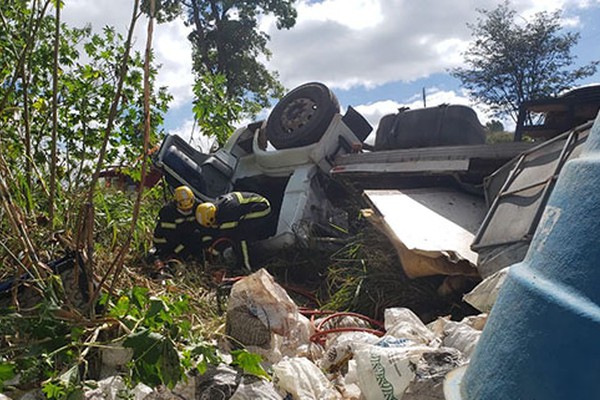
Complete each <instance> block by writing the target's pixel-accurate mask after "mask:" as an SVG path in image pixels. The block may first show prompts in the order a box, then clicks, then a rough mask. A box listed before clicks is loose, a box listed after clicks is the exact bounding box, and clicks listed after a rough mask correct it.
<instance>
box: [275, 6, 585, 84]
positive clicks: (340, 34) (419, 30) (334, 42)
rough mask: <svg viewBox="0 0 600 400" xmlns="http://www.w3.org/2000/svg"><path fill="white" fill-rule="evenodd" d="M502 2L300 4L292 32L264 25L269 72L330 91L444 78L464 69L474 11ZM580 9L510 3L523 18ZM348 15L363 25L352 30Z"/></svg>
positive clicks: (573, 22)
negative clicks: (435, 76)
mask: <svg viewBox="0 0 600 400" xmlns="http://www.w3.org/2000/svg"><path fill="white" fill-rule="evenodd" d="M354 3H356V4H354ZM359 3H360V4H359ZM499 3H500V0H479V1H475V0H462V1H453V2H440V1H438V0H421V1H419V2H416V1H410V2H409V1H405V0H385V1H384V0H370V1H358V0H357V1H352V2H350V1H348V0H326V1H323V2H301V3H300V4H299V6H298V14H299V15H298V20H297V24H296V26H295V27H294V28H293V29H291V30H287V31H278V30H276V29H275V25H274V23H273V20H269V21H268V22H269V23H268V24H266V25H264V27H265V29H267V30H268V32H269V34H270V35H271V38H272V41H271V43H270V45H269V46H270V48H271V49H272V51H273V58H272V60H271V62H270V67H271V68H272V69H274V70H277V71H279V73H280V77H281V80H282V82H283V83H284V84H285V85H286V86H287V87H290V88H291V87H295V86H297V85H299V84H301V83H304V82H307V81H314V80H317V81H321V82H324V83H326V84H328V85H329V86H331V87H332V88H342V89H349V88H352V87H356V86H363V87H366V88H371V87H375V86H379V85H384V84H386V83H388V82H399V81H402V82H410V81H414V80H416V79H419V78H424V77H427V76H430V75H431V74H435V73H445V72H446V71H447V69H448V68H451V67H455V66H457V65H460V63H461V62H462V56H461V53H462V52H463V51H464V50H465V49H466V48H467V46H468V43H469V41H470V40H471V36H470V30H469V28H468V27H467V23H474V22H475V21H476V19H477V17H478V16H479V14H478V12H477V9H488V10H489V9H493V8H495V7H496V6H497V5H498V4H499ZM588 3H589V2H588ZM581 5H582V3H581V1H580V0H519V1H513V2H512V3H511V7H515V9H516V10H517V11H518V12H519V14H520V15H523V16H527V15H532V14H533V13H535V12H539V11H553V10H556V9H558V8H567V7H570V8H573V7H580V6H581ZM588 5H589V4H588ZM351 6H357V8H356V9H352V7H351ZM361 6H362V7H361ZM369 10H371V11H369ZM349 15H353V18H355V19H356V21H361V22H360V23H359V22H355V23H354V24H353V23H351V21H352V20H353V19H351V18H350V17H349ZM564 23H565V24H568V26H569V27H576V26H578V25H579V20H578V18H577V17H576V16H570V17H569V18H568V19H565V20H564Z"/></svg>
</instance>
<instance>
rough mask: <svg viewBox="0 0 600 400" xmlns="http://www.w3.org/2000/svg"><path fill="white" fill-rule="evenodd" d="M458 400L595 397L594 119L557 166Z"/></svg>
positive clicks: (597, 219) (599, 390)
mask: <svg viewBox="0 0 600 400" xmlns="http://www.w3.org/2000/svg"><path fill="white" fill-rule="evenodd" d="M458 388H459V389H458V390H459V392H460V398H461V399H463V400H488V399H491V400H499V399H507V400H515V399H523V400H533V399H536V400H558V399H561V400H563V399H600V114H599V115H598V116H597V117H596V121H595V122H594V125H593V127H592V132H591V133H590V135H589V137H588V139H587V143H586V144H585V149H584V151H583V153H582V155H581V157H579V158H577V159H575V160H572V161H569V162H568V163H567V164H566V165H565V167H564V168H563V170H562V172H561V174H560V177H559V179H558V181H557V184H556V186H555V188H554V191H553V193H552V195H551V197H550V199H549V201H548V205H547V206H546V209H545V211H544V215H543V217H542V220H541V221H540V224H539V225H538V228H537V230H536V233H535V236H534V238H533V240H532V243H531V246H530V248H529V252H528V254H527V257H526V258H525V260H524V261H523V262H522V263H520V264H516V265H514V266H513V267H512V268H511V270H510V272H509V274H508V277H507V279H506V281H505V283H504V286H503V288H502V290H501V291H500V294H499V296H498V299H497V301H496V304H495V305H494V307H493V309H492V312H491V313H490V316H489V319H488V322H487V324H486V326H485V329H484V331H483V333H482V336H481V339H480V341H479V344H478V345H477V348H476V350H475V352H474V354H473V357H472V358H471V362H470V364H469V366H468V368H466V370H465V372H464V376H462V378H460V383H459V385H458Z"/></svg>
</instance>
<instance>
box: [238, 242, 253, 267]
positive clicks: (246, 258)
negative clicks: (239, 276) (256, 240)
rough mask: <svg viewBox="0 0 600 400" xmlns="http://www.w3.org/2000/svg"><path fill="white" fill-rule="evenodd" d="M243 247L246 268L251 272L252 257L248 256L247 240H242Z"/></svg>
mask: <svg viewBox="0 0 600 400" xmlns="http://www.w3.org/2000/svg"><path fill="white" fill-rule="evenodd" d="M240 244H241V245H242V257H243V258H244V266H245V267H246V268H247V269H248V270H249V271H250V270H252V268H251V267H250V255H249V254H248V244H246V241H245V240H242V242H241V243H240Z"/></svg>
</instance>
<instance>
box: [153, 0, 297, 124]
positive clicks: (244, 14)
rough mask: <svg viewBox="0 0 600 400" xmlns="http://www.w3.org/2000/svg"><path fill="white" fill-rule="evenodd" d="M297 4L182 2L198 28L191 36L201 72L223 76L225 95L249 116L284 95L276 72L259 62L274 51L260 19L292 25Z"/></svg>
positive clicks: (276, 0) (285, 0)
mask: <svg viewBox="0 0 600 400" xmlns="http://www.w3.org/2000/svg"><path fill="white" fill-rule="evenodd" d="M170 2H172V1H166V2H161V3H164V4H167V3H170ZM294 3H295V0H256V1H252V2H249V1H245V0H234V1H209V0H191V1H181V4H182V5H183V9H184V13H185V15H186V23H187V24H188V25H190V26H192V28H193V31H192V33H191V34H190V35H189V39H190V41H191V43H192V51H193V69H194V72H195V73H196V76H198V77H202V76H204V75H208V76H218V75H223V76H224V77H225V78H226V82H225V86H226V90H225V94H226V95H227V96H228V98H229V100H231V101H240V102H241V105H242V110H243V112H244V113H245V114H246V115H254V113H256V112H257V111H258V110H260V109H262V108H263V107H267V106H268V105H269V104H270V99H271V98H279V97H281V96H282V95H283V91H284V90H283V87H282V86H281V84H280V83H279V81H278V79H277V75H276V73H274V72H270V71H268V70H267V68H266V67H265V65H264V64H263V63H261V61H260V59H261V57H267V58H269V57H270V55H271V53H270V51H269V50H268V48H267V42H268V40H269V37H268V35H267V34H266V33H264V32H262V31H260V30H259V18H260V17H261V16H263V15H273V16H275V17H276V19H277V28H278V29H289V28H291V27H292V26H294V24H295V23H296V15H297V13H296V10H295V8H294ZM201 79H202V78H200V80H201ZM229 122H230V123H231V122H232V121H229Z"/></svg>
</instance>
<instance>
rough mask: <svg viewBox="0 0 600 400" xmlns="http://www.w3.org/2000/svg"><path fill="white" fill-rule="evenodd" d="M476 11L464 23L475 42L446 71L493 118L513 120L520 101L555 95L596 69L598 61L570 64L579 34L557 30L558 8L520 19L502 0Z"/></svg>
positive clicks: (572, 62) (559, 26) (558, 24)
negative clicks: (474, 18) (474, 20)
mask: <svg viewBox="0 0 600 400" xmlns="http://www.w3.org/2000/svg"><path fill="white" fill-rule="evenodd" d="M479 13H480V17H479V19H478V20H477V23H476V24H472V25H469V27H470V29H471V34H472V36H473V39H474V40H473V42H472V44H471V46H470V47H469V49H468V50H467V51H466V52H465V53H464V54H463V55H464V61H465V64H466V67H464V68H462V67H460V68H455V69H453V70H452V71H451V74H452V75H453V76H454V77H456V78H458V79H460V81H461V82H462V85H463V86H464V87H465V88H466V89H467V90H468V91H469V92H470V94H471V96H472V97H474V99H475V100H477V101H481V102H483V103H484V104H487V105H488V106H490V108H491V109H492V111H493V112H495V114H496V116H498V117H501V116H510V117H511V118H512V119H513V120H514V121H515V122H516V120H517V114H518V109H519V105H520V104H521V103H522V102H524V101H526V100H531V99H536V98H544V97H550V96H556V95H557V94H559V93H560V92H561V91H564V90H566V89H570V88H571V87H572V86H573V85H574V84H575V83H576V82H577V81H578V80H580V79H582V78H585V77H588V76H591V75H593V74H594V73H595V72H596V70H597V66H598V63H599V62H598V61H594V62H591V63H589V64H588V65H584V66H582V67H579V68H573V64H574V62H575V56H573V55H572V54H571V49H572V48H573V46H575V45H576V44H577V42H578V40H579V33H574V32H562V26H561V25H560V14H561V13H560V11H556V12H553V13H548V12H540V13H538V14H536V15H535V16H534V17H533V18H532V19H531V20H529V21H523V22H522V21H519V20H518V19H517V14H516V11H515V10H513V9H511V8H510V3H509V2H508V1H505V2H503V3H501V4H500V5H498V7H497V8H495V9H493V10H479Z"/></svg>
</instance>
